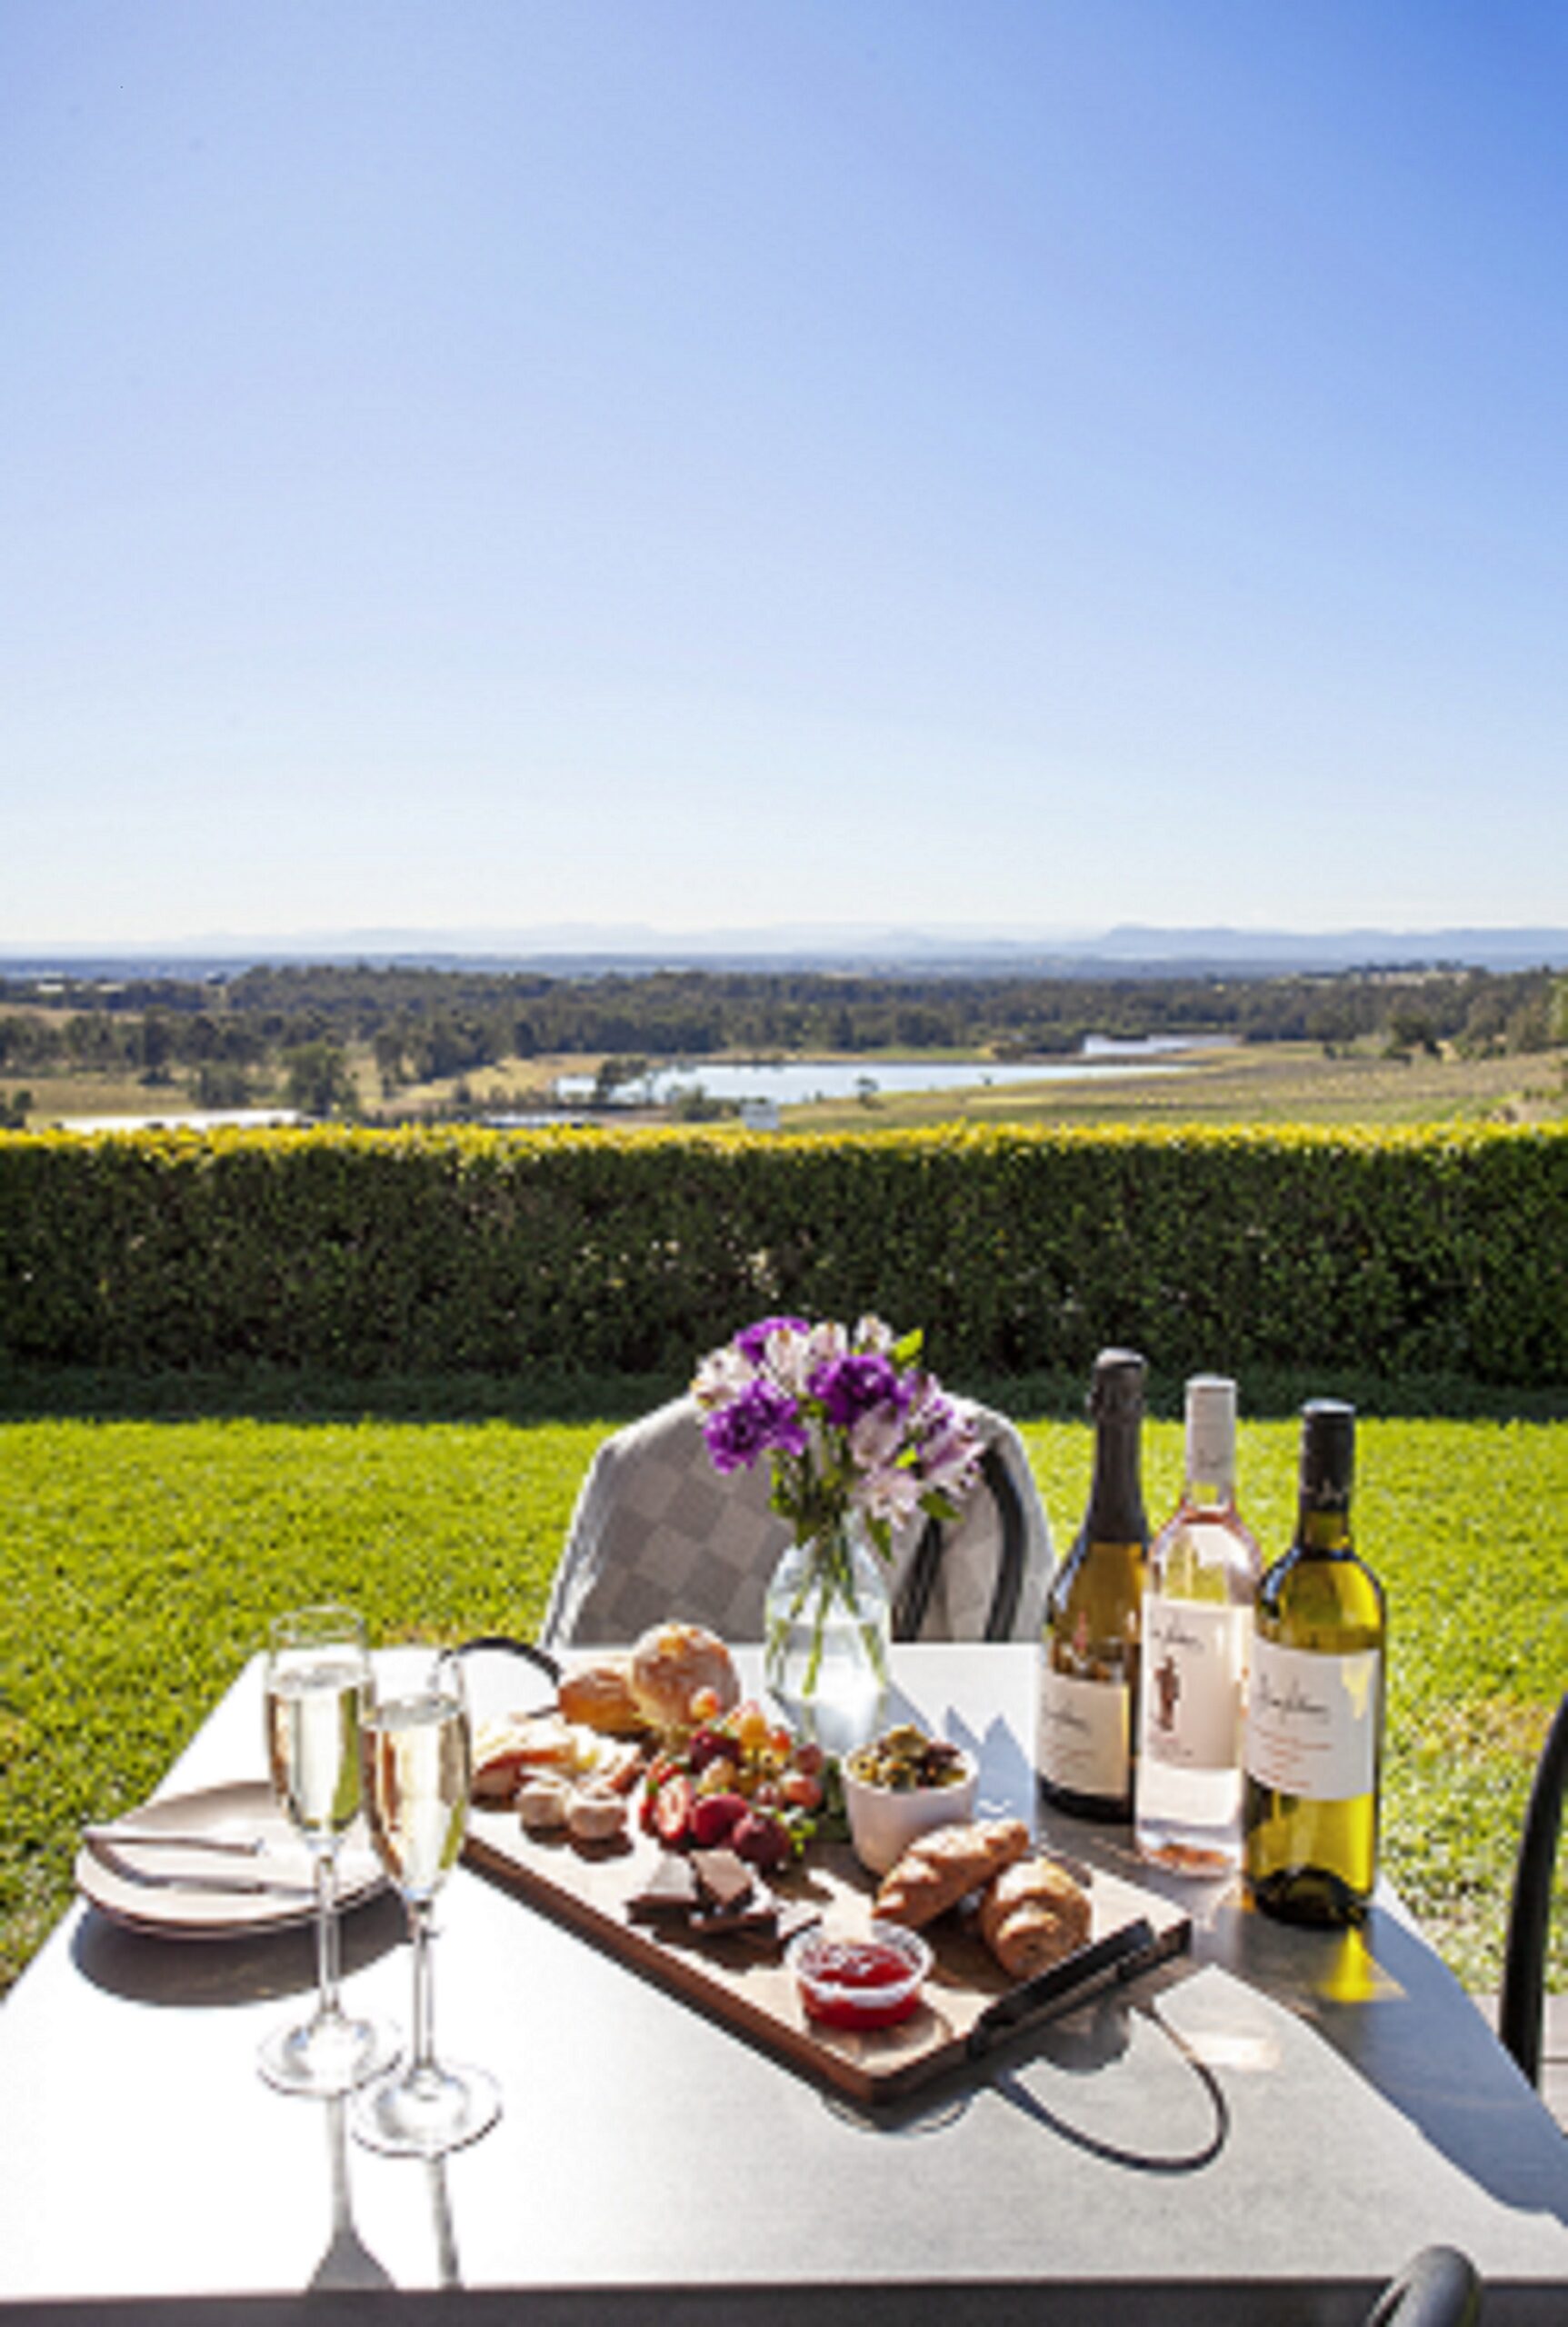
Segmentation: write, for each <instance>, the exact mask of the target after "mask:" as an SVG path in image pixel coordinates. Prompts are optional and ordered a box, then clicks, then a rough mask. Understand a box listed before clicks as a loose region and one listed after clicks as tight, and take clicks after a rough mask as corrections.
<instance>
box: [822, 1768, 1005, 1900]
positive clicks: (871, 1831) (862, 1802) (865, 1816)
mask: <svg viewBox="0 0 1568 2327" xmlns="http://www.w3.org/2000/svg"><path fill="white" fill-rule="evenodd" d="M959 1769H960V1774H959V1776H958V1777H956V1778H955V1779H954V1782H953V1783H952V1784H951V1785H922V1786H910V1787H906V1788H902V1789H901V1788H898V1787H894V1786H887V1785H868V1784H867V1783H866V1782H865V1780H864V1778H857V1777H856V1776H855V1774H854V1771H853V1770H852V1769H851V1768H850V1766H849V1760H848V1757H847V1755H846V1757H845V1759H844V1763H842V1765H841V1769H840V1774H841V1776H842V1777H843V1780H844V1808H845V1810H846V1811H847V1812H848V1813H849V1832H850V1838H851V1840H852V1841H853V1842H854V1854H855V1856H856V1857H857V1858H858V1859H859V1861H860V1863H861V1864H862V1865H863V1866H864V1867H868V1868H869V1869H870V1871H871V1873H873V1874H885V1873H887V1871H888V1869H889V1868H890V1867H893V1866H896V1865H897V1863H898V1862H899V1860H900V1859H901V1858H902V1857H903V1856H904V1852H905V1851H906V1850H907V1849H908V1848H909V1845H910V1844H911V1843H913V1842H916V1841H918V1839H919V1838H920V1836H921V1835H922V1834H929V1833H930V1832H931V1830H932V1828H933V1827H934V1826H962V1825H964V1824H966V1823H967V1822H968V1821H969V1820H970V1819H971V1818H973V1817H974V1804H975V1802H976V1800H977V1798H978V1796H979V1793H980V1766H979V1764H978V1763H977V1762H976V1761H975V1759H974V1755H973V1754H972V1753H962V1752H961V1753H960V1754H959Z"/></svg>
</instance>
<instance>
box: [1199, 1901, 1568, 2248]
mask: <svg viewBox="0 0 1568 2327" xmlns="http://www.w3.org/2000/svg"><path fill="white" fill-rule="evenodd" d="M1306 1937H1307V1938H1308V1939H1309V1940H1311V1941H1313V1942H1315V1944H1313V1946H1311V1947H1310V1948H1307V1949H1303V1946H1302V1944H1301V1942H1302V1940H1303V1934H1302V1933H1300V1932H1295V1931H1292V1930H1291V1929H1290V1928H1289V1927H1288V1926H1282V1925H1279V1924H1275V1923H1270V1922H1269V1920H1268V1918H1267V1917H1266V1916H1263V1915H1260V1914H1257V1913H1254V1912H1253V1911H1252V1910H1250V1909H1249V1908H1247V1907H1245V1906H1244V1905H1243V1904H1242V1903H1239V1902H1236V1901H1228V1902H1225V1903H1222V1905H1221V1906H1220V1907H1219V1909H1218V1910H1217V1912H1216V1913H1215V1915H1214V1917H1213V1925H1212V1936H1211V1943H1210V1946H1209V1949H1208V1952H1210V1954H1211V1955H1212V1956H1213V1957H1214V1958H1215V1960H1217V1961H1218V1962H1222V1963H1223V1964H1225V1965H1226V1967H1227V1968H1228V1969H1231V1970H1233V1971H1235V1972H1237V1973H1238V1974H1239V1975H1240V1976H1241V1977H1242V1978H1243V1979H1245V1980H1247V1981H1249V1982H1251V1983H1253V1985H1256V1986H1262V1987H1263V1989H1264V1990H1265V1992H1267V1993H1269V1994H1270V1995H1272V1996H1273V1998H1275V2000H1276V2001H1278V2002H1281V2003H1283V2005H1284V2006H1285V2007H1286V2008H1287V2009H1288V2010H1290V2011H1291V2012H1294V2013H1295V2014H1296V2015H1297V2017H1298V2018H1299V2019H1300V2020H1301V2021H1303V2022H1304V2023H1305V2024H1306V2025H1307V2026H1308V2027H1310V2028H1311V2029H1312V2030H1313V2032H1314V2033H1315V2034H1317V2035H1318V2036H1320V2037H1321V2038H1322V2039H1323V2042H1325V2043H1326V2044H1328V2045H1330V2046H1331V2047H1332V2048H1333V2051H1334V2052H1336V2053H1337V2054H1338V2055H1339V2057H1340V2058H1341V2059H1342V2060H1343V2061H1344V2062H1346V2063H1347V2064H1348V2065H1349V2066H1350V2067H1351V2068H1353V2069H1354V2070H1355V2071H1356V2072H1358V2073H1359V2074H1360V2075H1361V2076H1363V2078H1364V2079H1365V2080H1366V2082H1368V2084H1370V2085H1371V2086H1373V2088H1374V2089H1375V2091H1376V2092H1378V2093H1379V2094H1380V2095H1381V2096H1382V2098H1383V2100H1384V2101H1386V2102H1388V2103H1389V2104H1390V2106H1391V2107H1393V2108H1394V2109H1397V2110H1398V2111H1399V2112H1400V2113H1401V2114H1402V2115H1403V2116H1404V2117H1406V2118H1407V2119H1408V2120H1409V2121H1410V2122H1411V2123H1412V2124H1413V2125H1414V2126H1415V2127H1416V2128H1417V2130H1418V2131H1419V2132H1421V2133H1422V2135H1423V2137H1424V2139H1425V2140H1426V2141H1428V2142H1431V2144H1432V2145H1433V2148H1434V2149H1438V2150H1441V2152H1443V2155H1444V2156H1445V2157H1446V2158H1448V2159H1449V2160H1450V2161H1451V2162H1453V2164H1454V2165H1456V2166H1457V2167H1458V2168H1459V2170H1460V2171H1461V2172H1463V2173H1465V2174H1467V2175H1468V2176H1469V2177H1470V2179H1471V2180H1472V2181H1473V2182H1477V2183H1478V2184H1479V2185H1480V2187H1481V2188H1483V2190H1486V2191H1489V2192H1491V2194H1492V2196H1493V2197H1494V2198H1496V2199H1497V2200H1498V2201H1499V2202H1501V2203H1502V2204H1503V2205H1507V2206H1513V2207H1515V2208H1517V2209H1519V2210H1520V2211H1521V2212H1536V2213H1545V2214H1551V2215H1553V2217H1554V2218H1555V2219H1556V2220H1557V2221H1559V2222H1568V2146H1565V2145H1564V2144H1563V2139H1562V2136H1561V2134H1560V2133H1559V2132H1558V2131H1557V2129H1556V2127H1555V2126H1554V2125H1553V2123H1552V2122H1551V2120H1550V2119H1549V2118H1548V2117H1547V2115H1546V2114H1545V2112H1544V2111H1543V2108H1542V2105H1541V2102H1540V2100H1539V2097H1538V2096H1537V2095H1536V2093H1535V2092H1533V2090H1532V2088H1531V2087H1530V2085H1529V2083H1528V2082H1526V2080H1525V2079H1524V2077H1523V2075H1522V2074H1521V2073H1520V2072H1519V2071H1518V2070H1517V2069H1516V2068H1515V2067H1514V2065H1513V2062H1512V2061H1511V2060H1510V2059H1509V2057H1508V2055H1507V2054H1506V2053H1505V2052H1503V2049H1502V2047H1501V2046H1500V2045H1499V2043H1498V2042H1497V2040H1496V2038H1495V2037H1494V2036H1493V2033H1492V2031H1491V2030H1490V2029H1489V2028H1488V2026H1487V2025H1486V2022H1485V2021H1484V2020H1483V2018H1482V2016H1481V2014H1480V2012H1477V2011H1476V2009H1475V2007H1474V2005H1473V2003H1472V2002H1471V2001H1470V1999H1469V1998H1468V1996H1466V1995H1465V1994H1464V1993H1463V1990H1462V1989H1461V1988H1460V1987H1459V1984H1458V1982H1457V1981H1455V1979H1454V1978H1453V1974H1452V1972H1449V1971H1448V1969H1447V1967H1446V1966H1445V1965H1444V1964H1443V1963H1442V1962H1440V1961H1439V1959H1438V1958H1437V1956H1435V1955H1434V1954H1433V1952H1432V1950H1431V1949H1430V1948H1429V1947H1427V1946H1426V1945H1425V1944H1424V1943H1423V1942H1422V1940H1421V1939H1420V1938H1419V1937H1418V1936H1417V1934H1416V1933H1414V1932H1413V1931H1412V1930H1411V1929H1410V1928H1409V1927H1408V1925H1407V1924H1406V1923H1404V1922H1403V1920H1402V1919H1401V1917H1400V1916H1399V1915H1398V1914H1396V1913H1393V1912H1392V1911H1390V1910H1388V1909H1384V1908H1378V1909H1374V1911H1373V1913H1372V1914H1371V1915H1370V1916H1369V1917H1368V1919H1367V1922H1366V1923H1365V1924H1364V1926H1363V1928H1362V1929H1361V1930H1359V1931H1345V1932H1335V1933H1309V1934H1306ZM1303 1967H1310V1968H1303Z"/></svg>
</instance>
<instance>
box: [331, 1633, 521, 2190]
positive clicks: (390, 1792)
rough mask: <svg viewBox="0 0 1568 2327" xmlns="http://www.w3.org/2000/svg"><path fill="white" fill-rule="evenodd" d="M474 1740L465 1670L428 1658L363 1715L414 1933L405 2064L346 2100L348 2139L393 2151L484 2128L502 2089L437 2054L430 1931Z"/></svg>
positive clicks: (436, 2151) (378, 1810)
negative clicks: (410, 2036) (410, 2032)
mask: <svg viewBox="0 0 1568 2327" xmlns="http://www.w3.org/2000/svg"><path fill="white" fill-rule="evenodd" d="M472 1770H473V1745H472V1739H471V1734H470V1730H469V1721H468V1704H467V1699H466V1697H465V1695H464V1687H463V1672H462V1667H461V1665H460V1664H459V1663H458V1661H457V1659H456V1658H455V1657H454V1656H451V1655H443V1656H440V1657H437V1658H436V1659H435V1660H434V1662H433V1663H431V1664H430V1666H429V1667H428V1668H427V1669H426V1670H425V1671H424V1672H423V1673H419V1674H417V1675H415V1676H414V1678H413V1679H412V1680H411V1681H409V1682H406V1683H404V1681H402V1680H401V1679H396V1678H394V1680H392V1681H391V1682H390V1683H389V1684H388V1685H387V1686H386V1687H385V1689H384V1690H383V1692H382V1693H381V1694H380V1696H379V1698H378V1701H377V1703H375V1707H374V1708H373V1710H372V1711H371V1712H370V1713H369V1714H368V1716H367V1717H366V1720H365V1810H366V1813H367V1815H368V1817H369V1820H370V1831H371V1834H372V1837H373V1839H374V1841H375V1847H376V1849H377V1851H378V1852H379V1853H380V1855H381V1860H382V1863H383V1865H384V1866H385V1868H386V1871H387V1873H388V1874H390V1875H391V1877H392V1879H393V1881H394V1883H395V1884H396V1885H397V1888H398V1890H399V1891H400V1892H401V1893H402V1894H403V1899H404V1905H405V1906H406V1908H407V1910H408V1928H409V1936H410V1938H411V1940H412V1941H413V1943H414V2047H413V2052H412V2056H411V2058H410V2060H409V2062H408V2064H407V2066H406V2067H405V2068H404V2069H402V2070H400V2071H398V2072H395V2073H394V2074H393V2075H390V2076H385V2077H382V2078H381V2079H379V2080H378V2081H377V2082H375V2083H374V2084H371V2085H368V2086H366V2088H365V2091H364V2092H360V2093H359V2094H358V2095H357V2096H356V2098H355V2103H354V2112H353V2123H354V2131H355V2135H356V2136H357V2138H358V2139H359V2140H360V2141H362V2142H366V2143H367V2144H368V2145H369V2147H371V2148H372V2149H377V2150H385V2151H387V2152H390V2153H391V2154H393V2155H394V2156H400V2157H439V2156H441V2155H442V2154H443V2153H444V2152H445V2151H447V2150H451V2149H458V2148H461V2147H462V2145H463V2144H464V2142H471V2141H475V2140H477V2138H478V2136H479V2135H480V2134H481V2133H483V2132H488V2131H489V2129H490V2127H491V2126H492V2125H493V2124H494V2122H495V2120H496V2119H497V2117H499V2115H500V2114H501V2095H500V2092H499V2091H498V2089H497V2087H496V2085H495V2082H494V2079H493V2078H492V2077H489V2076H487V2075H486V2074H485V2072H484V2070H483V2069H475V2068H459V2067H456V2066H454V2065H453V2064H451V2063H449V2062H440V2061H438V2060H437V2059H436V2057H435V2047H434V2033H433V2028H432V2018H431V1972H430V1940H431V1924H432V1917H433V1913H434V1903H435V1894H436V1893H437V1891H438V1890H439V1889H440V1887H441V1885H442V1883H444V1881H445V1879H446V1875H447V1873H448V1870H449V1869H450V1868H451V1867H452V1866H453V1865H454V1863H455V1861H456V1858H457V1854H458V1853H459V1852H460V1851H461V1849H462V1847H463V1836H464V1828H465V1827H466V1824H467V1820H468V1787H469V1780H470V1777H471V1774H472Z"/></svg>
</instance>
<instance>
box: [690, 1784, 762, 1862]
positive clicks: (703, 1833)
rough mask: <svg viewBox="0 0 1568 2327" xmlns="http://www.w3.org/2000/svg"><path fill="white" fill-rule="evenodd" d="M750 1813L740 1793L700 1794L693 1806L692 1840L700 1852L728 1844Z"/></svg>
mask: <svg viewBox="0 0 1568 2327" xmlns="http://www.w3.org/2000/svg"><path fill="white" fill-rule="evenodd" d="M749 1815H750V1812H749V1810H748V1808H747V1805H746V1803H745V1801H744V1798H743V1796H741V1795H740V1794H738V1793H704V1794H700V1795H699V1796H698V1797H697V1800H696V1801H695V1802H694V1803H693V1805H692V1840H693V1841H694V1843H696V1845H697V1847H698V1849H699V1850H712V1849H713V1848H714V1846H715V1845H716V1844H717V1843H725V1842H728V1840H729V1838H730V1835H731V1833H732V1832H733V1831H734V1828H735V1827H736V1826H737V1825H738V1824H739V1823H740V1821H741V1820H742V1819H743V1818H745V1817H748V1816H749Z"/></svg>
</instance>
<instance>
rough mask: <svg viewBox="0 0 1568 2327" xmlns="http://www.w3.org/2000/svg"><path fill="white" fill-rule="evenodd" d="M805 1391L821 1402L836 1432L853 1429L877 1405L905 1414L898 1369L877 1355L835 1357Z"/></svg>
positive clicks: (820, 1369)
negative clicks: (889, 1407) (863, 1415)
mask: <svg viewBox="0 0 1568 2327" xmlns="http://www.w3.org/2000/svg"><path fill="white" fill-rule="evenodd" d="M806 1388H807V1389H808V1390H809V1391H810V1392H811V1394H812V1396H813V1397H814V1398H816V1399H819V1400H820V1401H821V1403H822V1408H823V1412H824V1413H825V1415H826V1416H827V1419H828V1421H829V1422H830V1423H832V1424H833V1426H834V1429H835V1430H853V1428H854V1425H855V1423H857V1422H858V1421H859V1420H860V1417H861V1415H862V1414H868V1413H874V1411H875V1409H876V1408H877V1407H878V1406H892V1407H893V1408H894V1412H895V1413H902V1412H903V1410H904V1405H905V1404H906V1403H907V1396H908V1393H907V1392H906V1391H905V1390H904V1385H903V1383H901V1381H900V1380H899V1377H898V1370H897V1368H896V1367H895V1366H894V1365H891V1364H890V1363H888V1361H887V1359H886V1358H885V1357H878V1356H874V1355H861V1356H851V1357H835V1358H834V1360H833V1362H832V1363H831V1364H828V1365H819V1366H818V1367H817V1369H816V1371H815V1373H814V1374H813V1375H812V1377H811V1379H810V1381H809V1382H808V1383H806Z"/></svg>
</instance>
